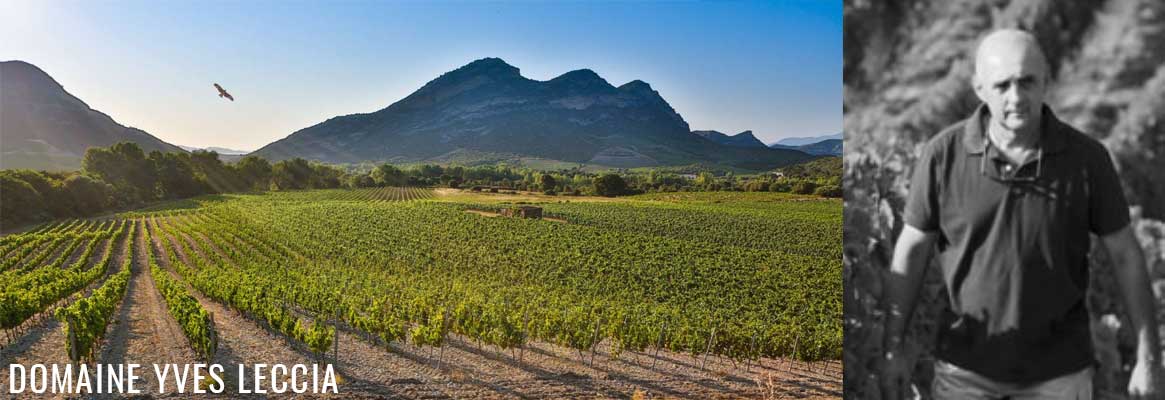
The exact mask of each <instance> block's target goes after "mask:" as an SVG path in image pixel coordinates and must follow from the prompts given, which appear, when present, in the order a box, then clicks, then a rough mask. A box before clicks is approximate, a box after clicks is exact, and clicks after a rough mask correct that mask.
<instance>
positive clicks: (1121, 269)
mask: <svg viewBox="0 0 1165 400" xmlns="http://www.w3.org/2000/svg"><path fill="white" fill-rule="evenodd" d="M1100 239H1101V243H1102V244H1104V247H1105V249H1107V250H1108V253H1109V255H1110V256H1111V258H1112V262H1113V270H1114V271H1115V272H1116V283H1117V285H1118V286H1119V287H1120V292H1121V294H1122V297H1123V298H1124V302H1125V309H1126V310H1128V314H1129V315H1128V317H1129V320H1130V321H1132V323H1133V331H1134V332H1136V335H1137V362H1136V367H1135V368H1134V371H1133V376H1132V377H1130V382H1129V390H1130V392H1132V391H1134V390H1136V391H1138V392H1140V391H1142V390H1147V391H1148V393H1155V394H1158V395H1160V394H1161V392H1162V390H1161V389H1162V388H1161V387H1159V386H1158V385H1159V384H1160V381H1159V380H1157V379H1150V377H1149V376H1148V375H1144V374H1152V375H1156V374H1157V372H1158V371H1159V369H1158V367H1159V363H1160V357H1161V349H1160V344H1159V343H1160V342H1159V341H1158V339H1157V318H1156V316H1155V315H1154V311H1155V310H1154V307H1153V295H1152V292H1151V291H1150V290H1149V274H1148V272H1146V271H1145V255H1144V254H1143V253H1142V252H1141V246H1140V244H1138V243H1137V238H1136V237H1135V236H1133V230H1132V229H1131V228H1130V227H1129V226H1125V227H1124V228H1121V229H1119V230H1117V231H1116V232H1113V233H1110V234H1108V235H1104V236H1101V237H1100ZM1139 374H1140V375H1144V376H1140V377H1139V376H1138V375H1139ZM1138 379H1147V380H1149V381H1141V380H1138ZM1153 381H1155V382H1153ZM1134 386H1136V388H1135V389H1134ZM1142 393H1143V392H1142ZM1130 394H1134V393H1130ZM1134 395H1135V394H1134Z"/></svg>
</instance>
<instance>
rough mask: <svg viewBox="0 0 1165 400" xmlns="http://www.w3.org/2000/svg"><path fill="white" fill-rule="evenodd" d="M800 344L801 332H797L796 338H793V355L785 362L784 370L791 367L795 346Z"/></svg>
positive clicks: (795, 353) (795, 351)
mask: <svg viewBox="0 0 1165 400" xmlns="http://www.w3.org/2000/svg"><path fill="white" fill-rule="evenodd" d="M800 344H801V334H800V333H798V334H797V339H795V340H793V355H792V357H789V359H788V360H787V361H786V362H785V371H789V370H791V369H792V368H793V360H794V359H795V357H797V346H798V345H800Z"/></svg>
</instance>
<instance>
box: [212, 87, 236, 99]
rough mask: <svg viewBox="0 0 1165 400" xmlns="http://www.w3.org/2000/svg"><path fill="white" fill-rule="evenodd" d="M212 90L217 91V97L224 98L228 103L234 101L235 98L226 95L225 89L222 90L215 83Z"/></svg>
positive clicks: (228, 94)
mask: <svg viewBox="0 0 1165 400" xmlns="http://www.w3.org/2000/svg"><path fill="white" fill-rule="evenodd" d="M214 88H215V89H218V97H226V98H227V99H228V100H230V101H235V96H231V94H230V93H227V91H226V89H223V88H222V86H219V85H218V84H217V83H216V84H214Z"/></svg>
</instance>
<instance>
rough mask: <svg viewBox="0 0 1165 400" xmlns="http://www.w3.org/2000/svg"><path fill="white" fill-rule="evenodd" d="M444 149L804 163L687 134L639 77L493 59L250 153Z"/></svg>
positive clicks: (327, 155) (624, 163)
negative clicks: (544, 71) (554, 72)
mask: <svg viewBox="0 0 1165 400" xmlns="http://www.w3.org/2000/svg"><path fill="white" fill-rule="evenodd" d="M754 139H755V138H754ZM450 153H457V154H468V153H473V154H507V155H516V156H525V157H541V158H547V159H554V160H561V161H570V162H590V163H598V164H604V165H609V166H617V167H636V166H650V165H676V164H689V163H693V162H715V163H722V164H729V165H734V166H740V167H746V168H747V166H753V167H758V168H767V167H770V166H779V165H786V164H790V163H794V162H797V161H803V160H806V159H809V158H810V156H808V155H806V154H803V153H799V152H793V151H776V150H771V149H764V148H740V147H730V146H725V145H721V144H718V143H713V142H709V141H708V140H705V139H703V138H701V137H700V136H697V135H695V134H692V132H691V131H690V129H689V127H688V124H687V122H685V121H684V119H683V118H682V117H681V116H680V115H679V114H677V113H676V111H675V110H674V109H672V107H671V106H670V105H668V103H667V102H666V101H664V99H663V98H662V97H660V95H659V93H658V92H656V91H655V90H654V89H652V88H651V86H650V85H648V84H647V83H645V82H643V81H639V80H635V81H631V82H629V83H627V84H624V85H622V86H619V87H615V86H612V85H611V84H610V83H608V82H607V81H606V80H604V79H603V78H602V77H600V76H599V75H598V74H595V73H594V72H593V71H591V70H587V69H582V70H576V71H571V72H567V73H565V74H562V75H561V76H559V77H557V78H554V79H551V80H549V81H536V80H531V79H527V78H525V77H523V76H522V75H521V74H520V73H519V71H518V69H517V68H515V67H513V66H511V65H509V64H506V63H505V62H504V61H502V60H501V59H497V58H485V59H481V60H477V61H474V62H472V63H469V64H467V65H465V66H463V67H461V68H458V69H456V70H454V71H451V72H448V73H445V74H443V75H441V76H440V77H438V78H437V79H434V80H433V81H431V82H429V83H427V84H425V86H424V87H421V88H420V89H419V90H417V91H416V92H413V93H412V94H410V95H409V96H407V97H405V98H404V99H402V100H400V101H398V102H396V103H393V104H392V105H390V106H388V107H386V108H384V109H382V110H379V111H376V112H372V113H368V114H352V115H345V116H340V117H335V118H331V119H329V120H327V121H324V122H321V123H319V124H316V125H314V126H311V127H308V128H304V129H301V130H299V131H297V132H295V133H292V134H291V135H290V136H288V137H286V138H283V139H281V140H278V141H276V142H273V143H271V144H269V145H267V146H264V147H263V148H261V149H259V150H257V151H256V152H255V153H254V154H257V155H260V156H262V157H265V158H268V159H271V160H281V159H286V158H291V157H303V158H308V159H315V160H321V161H326V162H360V161H390V162H411V161H425V160H434V159H444V158H445V157H443V156H445V155H447V154H450Z"/></svg>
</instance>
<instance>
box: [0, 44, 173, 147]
mask: <svg viewBox="0 0 1165 400" xmlns="http://www.w3.org/2000/svg"><path fill="white" fill-rule="evenodd" d="M117 142H134V143H137V144H138V146H141V148H142V150H144V151H146V152H150V151H154V150H158V151H164V152H181V151H183V150H182V149H181V148H179V147H177V146H174V145H172V144H169V143H166V142H163V141H162V140H160V139H158V138H156V137H154V136H152V135H150V134H149V133H147V132H145V131H142V130H140V129H136V128H130V127H126V126H123V125H121V124H118V123H117V122H116V121H114V120H113V118H110V117H109V116H108V115H105V114H103V113H101V112H100V111H97V110H94V109H92V108H89V106H88V105H87V104H85V102H83V101H81V100H80V99H78V98H76V97H74V96H73V95H71V94H69V92H67V91H65V88H64V87H62V86H61V84H59V83H57V81H56V80H53V78H52V77H50V76H49V75H48V74H47V73H45V72H44V71H42V70H41V69H40V68H37V67H36V66H34V65H32V64H29V63H26V62H23V61H4V62H0V169H11V168H31V169H44V170H70V169H77V168H79V167H80V166H81V158H82V157H83V156H84V155H85V150H86V149H88V148H90V147H93V146H101V147H105V146H110V145H112V144H114V143H117Z"/></svg>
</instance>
